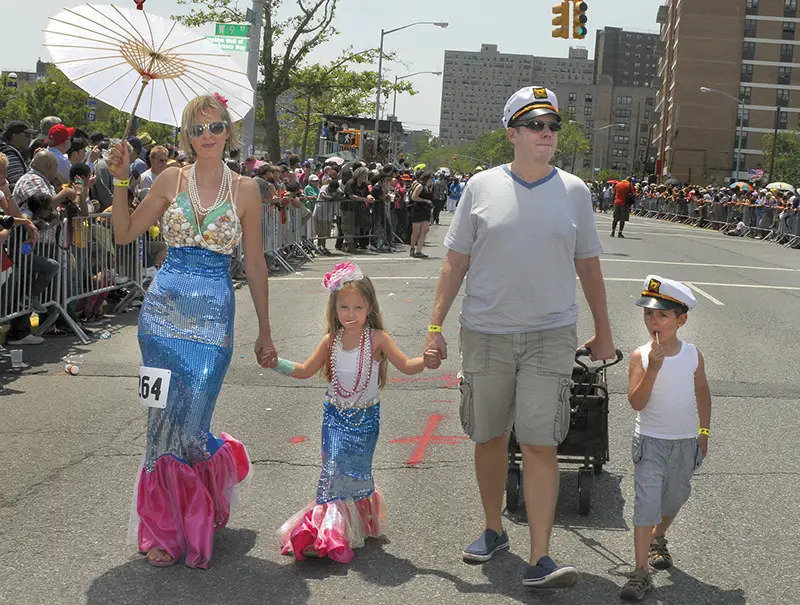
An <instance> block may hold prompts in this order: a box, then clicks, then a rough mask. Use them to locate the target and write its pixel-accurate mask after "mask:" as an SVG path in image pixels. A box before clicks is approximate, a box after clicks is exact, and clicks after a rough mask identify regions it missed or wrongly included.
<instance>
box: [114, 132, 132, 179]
mask: <svg viewBox="0 0 800 605" xmlns="http://www.w3.org/2000/svg"><path fill="white" fill-rule="evenodd" d="M108 171H109V172H110V173H111V175H112V176H113V177H114V178H115V179H119V180H121V181H122V180H125V179H127V178H130V176H131V159H130V157H129V156H128V143H127V141H120V142H119V143H117V144H116V145H114V147H113V149H112V150H111V153H110V154H109V157H108Z"/></svg>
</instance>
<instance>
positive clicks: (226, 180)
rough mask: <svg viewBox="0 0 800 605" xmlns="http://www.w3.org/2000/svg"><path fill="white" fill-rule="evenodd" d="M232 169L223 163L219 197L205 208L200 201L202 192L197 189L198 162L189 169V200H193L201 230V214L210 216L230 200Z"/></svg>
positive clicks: (195, 214) (198, 227) (198, 226)
mask: <svg viewBox="0 0 800 605" xmlns="http://www.w3.org/2000/svg"><path fill="white" fill-rule="evenodd" d="M232 182H233V181H232V177H231V171H230V168H228V167H227V166H226V165H225V164H224V163H223V164H222V179H221V180H220V183H219V191H217V199H216V200H214V203H213V204H211V206H210V207H208V208H203V206H202V205H201V203H200V192H199V191H198V190H197V164H192V167H191V168H190V169H189V200H190V201H191V202H192V208H193V209H194V216H195V220H196V221H197V229H198V231H199V230H200V225H201V223H200V215H201V214H202V215H203V216H208V215H209V214H211V213H212V212H214V210H216V209H217V208H221V207H222V205H223V204H224V203H225V202H226V201H227V200H228V196H229V195H230V193H231V183H232Z"/></svg>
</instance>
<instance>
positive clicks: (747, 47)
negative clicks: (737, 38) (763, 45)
mask: <svg viewBox="0 0 800 605" xmlns="http://www.w3.org/2000/svg"><path fill="white" fill-rule="evenodd" d="M755 56H756V43H755V42H745V43H744V44H742V59H751V60H752V59H754V58H755Z"/></svg>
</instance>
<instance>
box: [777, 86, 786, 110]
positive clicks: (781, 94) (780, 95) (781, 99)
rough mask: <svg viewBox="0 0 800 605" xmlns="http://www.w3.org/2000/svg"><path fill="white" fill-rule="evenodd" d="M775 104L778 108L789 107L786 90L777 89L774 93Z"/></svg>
mask: <svg viewBox="0 0 800 605" xmlns="http://www.w3.org/2000/svg"><path fill="white" fill-rule="evenodd" d="M775 104H776V105H778V106H779V107H788V106H789V91H788V89H786V88H779V89H778V90H776V91H775Z"/></svg>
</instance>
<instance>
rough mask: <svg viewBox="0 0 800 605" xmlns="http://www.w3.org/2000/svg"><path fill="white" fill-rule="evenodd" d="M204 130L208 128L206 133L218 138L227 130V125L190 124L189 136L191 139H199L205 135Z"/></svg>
mask: <svg viewBox="0 0 800 605" xmlns="http://www.w3.org/2000/svg"><path fill="white" fill-rule="evenodd" d="M206 128H208V132H210V133H211V134H213V135H214V136H219V135H221V134H223V133H224V132H225V130H227V128H228V125H227V124H226V123H225V122H221V121H220V122H211V123H210V124H192V125H191V126H189V136H190V137H192V138H193V139H199V138H200V137H202V136H203V135H204V134H205V132H206Z"/></svg>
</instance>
